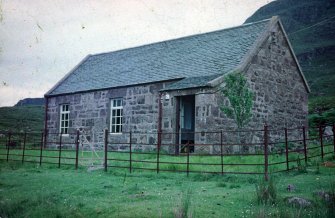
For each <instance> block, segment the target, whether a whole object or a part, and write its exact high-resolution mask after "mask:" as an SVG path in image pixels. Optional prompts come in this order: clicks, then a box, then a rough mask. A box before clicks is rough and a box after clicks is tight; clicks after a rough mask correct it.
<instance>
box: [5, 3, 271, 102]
mask: <svg viewBox="0 0 335 218" xmlns="http://www.w3.org/2000/svg"><path fill="white" fill-rule="evenodd" d="M271 1H272V0H33V1H28V0H0V107H3V106H13V105H14V104H16V103H17V102H18V101H19V100H20V99H24V98H35V97H43V96H44V94H45V93H46V92H47V91H48V90H49V89H51V88H52V87H53V86H54V85H55V84H56V83H57V82H58V81H59V80H60V79H62V78H63V76H64V75H65V74H67V73H68V72H69V71H70V70H71V69H72V68H74V67H75V66H76V65H77V64H78V63H79V62H80V61H81V60H82V59H83V58H84V57H85V56H86V55H88V54H96V53H102V52H109V51H116V50H120V49H124V48H130V47H135V46H139V45H144V44H149V43H153V42H158V41H164V40H168V39H173V38H179V37H182V36H188V35H194V34H198V33H204V32H210V31H214V30H219V29H224V28H228V27H232V26H237V25H241V24H242V23H244V21H245V20H246V19H247V18H248V17H249V16H251V15H252V14H253V13H254V12H255V11H256V10H257V9H258V8H260V7H262V6H264V5H265V4H267V3H269V2H271Z"/></svg>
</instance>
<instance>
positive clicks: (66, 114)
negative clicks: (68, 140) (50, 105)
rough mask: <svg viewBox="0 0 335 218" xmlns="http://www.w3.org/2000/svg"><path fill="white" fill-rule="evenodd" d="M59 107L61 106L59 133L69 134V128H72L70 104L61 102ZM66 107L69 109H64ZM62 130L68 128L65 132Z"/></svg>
mask: <svg viewBox="0 0 335 218" xmlns="http://www.w3.org/2000/svg"><path fill="white" fill-rule="evenodd" d="M59 107H60V109H59V134H60V135H62V136H68V135H69V129H70V104H61V105H59ZM64 107H65V108H66V109H67V110H64ZM63 115H64V117H63ZM63 122H64V125H63ZM66 123H67V125H66ZM62 130H66V131H65V132H64V133H63V131H62Z"/></svg>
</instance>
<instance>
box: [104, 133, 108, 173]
mask: <svg viewBox="0 0 335 218" xmlns="http://www.w3.org/2000/svg"><path fill="white" fill-rule="evenodd" d="M104 133H105V141H104V144H105V161H104V167H105V172H107V167H108V156H107V155H108V129H105V132H104Z"/></svg>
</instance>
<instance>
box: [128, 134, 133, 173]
mask: <svg viewBox="0 0 335 218" xmlns="http://www.w3.org/2000/svg"><path fill="white" fill-rule="evenodd" d="M131 144H132V132H131V131H130V133H129V172H130V173H131V170H132V169H131V168H132V163H131Z"/></svg>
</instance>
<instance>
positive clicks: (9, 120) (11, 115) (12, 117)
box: [0, 106, 44, 132]
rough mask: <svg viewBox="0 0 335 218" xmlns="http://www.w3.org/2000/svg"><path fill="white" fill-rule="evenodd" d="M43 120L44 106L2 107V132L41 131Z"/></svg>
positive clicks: (0, 111) (0, 125) (0, 115)
mask: <svg viewBox="0 0 335 218" xmlns="http://www.w3.org/2000/svg"><path fill="white" fill-rule="evenodd" d="M43 120H44V107H43V106H19V107H0V130H1V131H8V130H11V131H15V132H19V131H28V132H29V131H41V130H43V122H44V121H43Z"/></svg>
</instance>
